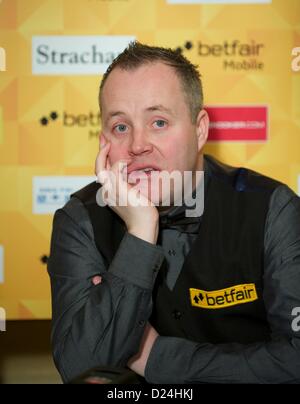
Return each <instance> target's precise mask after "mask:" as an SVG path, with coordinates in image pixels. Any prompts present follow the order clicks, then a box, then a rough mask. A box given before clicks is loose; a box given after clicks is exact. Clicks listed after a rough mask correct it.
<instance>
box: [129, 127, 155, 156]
mask: <svg viewBox="0 0 300 404" xmlns="http://www.w3.org/2000/svg"><path fill="white" fill-rule="evenodd" d="M152 150H153V146H152V144H151V143H150V142H149V139H148V137H147V136H146V133H145V132H144V131H143V130H135V131H134V132H133V135H132V139H131V142H130V144H129V150H128V151H129V154H130V155H131V156H137V155H140V154H149V153H151V152H152Z"/></svg>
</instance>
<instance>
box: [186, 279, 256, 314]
mask: <svg viewBox="0 0 300 404" xmlns="http://www.w3.org/2000/svg"><path fill="white" fill-rule="evenodd" d="M190 297H191V303H192V306H195V307H199V308H201V309H222V308H224V307H230V306H235V305H237V304H243V303H249V302H253V301H254V300H257V299H258V297H257V293H256V287H255V284H254V283H247V284H244V285H235V286H232V287H231V288H227V289H221V290H213V291H211V292H207V291H205V290H200V289H192V288H191V289H190Z"/></svg>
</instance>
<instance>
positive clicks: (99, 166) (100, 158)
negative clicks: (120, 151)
mask: <svg viewBox="0 0 300 404" xmlns="http://www.w3.org/2000/svg"><path fill="white" fill-rule="evenodd" d="M109 150H110V143H106V145H105V146H103V147H102V149H101V150H100V151H99V153H98V155H97V158H96V163H95V174H96V176H97V177H98V174H99V173H101V172H102V171H105V170H106V169H107V168H106V163H107V156H108V153H109ZM99 181H100V182H101V180H100V179H99Z"/></svg>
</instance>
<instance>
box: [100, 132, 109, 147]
mask: <svg viewBox="0 0 300 404" xmlns="http://www.w3.org/2000/svg"><path fill="white" fill-rule="evenodd" d="M99 143H100V148H102V147H103V146H105V144H106V143H108V141H107V139H106V137H105V135H104V133H103V132H101V133H100V135H99Z"/></svg>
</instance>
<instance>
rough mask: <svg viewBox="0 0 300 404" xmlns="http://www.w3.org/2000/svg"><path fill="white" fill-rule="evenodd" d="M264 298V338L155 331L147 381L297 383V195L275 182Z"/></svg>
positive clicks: (299, 346) (299, 362)
mask: <svg viewBox="0 0 300 404" xmlns="http://www.w3.org/2000/svg"><path fill="white" fill-rule="evenodd" d="M264 300H265V305H266V309H267V313H268V320H269V323H270V326H271V330H272V340H271V342H268V343H263V342H262V343H256V344H251V345H241V344H223V345H212V344H197V343H194V342H192V341H188V340H185V339H180V338H173V337H158V338H157V339H156V340H155V342H154V344H153V346H152V350H151V352H150V355H149V357H148V361H147V360H146V361H145V365H146V369H145V377H146V380H147V381H148V382H150V383H300V330H299V329H298V328H299V327H296V328H295V327H294V329H293V327H292V323H293V320H295V318H294V317H293V315H292V311H293V309H294V308H295V307H300V201H299V198H298V197H297V196H296V195H295V194H294V193H293V192H292V191H290V190H289V189H288V188H287V187H284V186H282V187H279V188H278V189H277V190H276V191H275V192H274V194H273V196H272V200H271V203H270V209H269V214H268V219H267V223H266V231H265V282H264Z"/></svg>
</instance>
